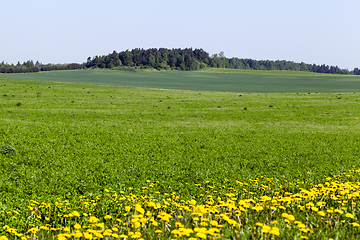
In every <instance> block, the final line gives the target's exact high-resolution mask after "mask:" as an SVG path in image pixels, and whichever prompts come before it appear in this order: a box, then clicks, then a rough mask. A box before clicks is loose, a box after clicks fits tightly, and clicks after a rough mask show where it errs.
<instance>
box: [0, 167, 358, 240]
mask: <svg viewBox="0 0 360 240" xmlns="http://www.w3.org/2000/svg"><path fill="white" fill-rule="evenodd" d="M359 172H360V170H350V171H348V172H342V173H339V175H337V176H334V177H328V178H326V180H324V183H320V184H313V183H311V182H310V180H311V179H309V181H300V180H298V181H296V182H293V183H291V182H289V181H286V180H285V181H284V182H283V183H280V180H277V179H272V178H267V177H266V176H263V177H261V178H258V179H255V180H249V181H247V182H240V181H235V182H233V183H231V182H229V181H228V180H226V179H225V181H224V182H223V183H216V182H213V183H211V182H209V181H206V182H205V183H204V184H196V186H193V187H190V185H188V186H189V189H191V190H192V192H193V193H194V195H193V196H192V197H188V198H181V194H180V193H177V192H164V191H160V190H159V189H157V185H160V183H158V182H157V183H151V182H150V181H147V183H146V186H144V187H142V188H140V189H141V190H140V192H139V193H137V194H134V192H133V191H132V190H133V189H132V188H130V190H126V191H125V190H124V191H110V190H107V189H105V191H104V192H103V193H102V194H101V195H96V196H88V197H86V196H79V197H78V198H77V200H75V201H72V202H70V201H69V200H61V199H59V198H58V199H57V200H56V201H54V202H51V203H47V202H41V203H39V202H37V201H34V200H32V201H31V203H30V204H29V206H27V210H25V211H23V212H21V211H7V212H6V211H1V212H0V217H1V218H0V219H1V221H2V222H5V223H8V224H6V225H4V226H2V229H1V231H2V234H0V235H1V236H0V240H7V239H21V240H26V239H58V240H65V239H139V240H142V239H190V240H195V239H230V238H233V239H262V238H263V239H265V238H266V239H294V238H297V239H331V238H334V239H335V238H342V239H352V238H359V237H360V231H359V227H360V224H359V216H360V215H359V212H358V210H359V203H360V201H359V197H360V191H359V189H360V183H359ZM159 188H160V186H159ZM168 189H169V190H171V188H168Z"/></svg>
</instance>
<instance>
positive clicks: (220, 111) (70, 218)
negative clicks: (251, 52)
mask: <svg viewBox="0 0 360 240" xmlns="http://www.w3.org/2000/svg"><path fill="white" fill-rule="evenodd" d="M67 74H68V75H67ZM76 74H79V75H78V76H82V78H81V79H82V80H79V79H80V77H78V78H77V79H78V80H77V81H85V77H86V76H92V77H89V80H88V81H95V80H96V79H98V78H99V77H95V76H103V77H104V78H106V77H105V76H114V78H113V79H117V78H118V77H119V76H130V75H131V74H133V75H131V76H135V75H136V74H139V73H123V72H122V73H119V72H112V71H104V72H102V71H74V72H71V73H70V72H51V73H39V74H21V75H9V76H15V77H20V76H24V78H25V77H26V78H30V77H33V78H39V79H41V78H42V77H43V80H49V77H48V76H49V75H52V76H53V77H54V76H58V77H57V78H55V77H54V81H61V80H62V79H64V77H66V76H70V75H72V76H75V75H76ZM101 74H103V75H101ZM127 74H129V75H127ZM162 74H164V75H162ZM167 74H173V76H174V75H176V74H180V75H181V74H185V75H186V74H187V76H190V75H192V74H193V75H194V76H198V74H199V75H201V74H204V73H191V72H190V73H167V72H164V73H163V72H160V73H151V74H149V75H148V76H152V75H153V76H155V77H158V76H167ZM180 75H179V76H180ZM185 75H181V76H185ZM224 75H226V74H223V75H221V76H223V77H224V78H225V76H224ZM234 75H235V74H234ZM115 76H116V77H115ZM168 76H169V75H168ZM204 76H208V75H206V74H205V75H204ZM209 76H214V74H210V75H209ZM219 76H220V75H219ZM229 76H230V75H229ZM231 76H232V75H231ZM248 76H251V75H248ZM134 78H135V77H134ZM149 78H150V77H149ZM151 78H152V77H151ZM204 78H206V79H207V77H204ZM219 78H220V77H219ZM74 79H75V77H74ZM110 79H111V78H110ZM152 79H154V78H152ZM194 79H197V78H195V77H194ZM328 79H330V78H328ZM334 79H337V77H334ZM341 79H343V80H341V81H345V80H344V79H354V78H351V77H344V78H341ZM70 80H71V81H72V79H69V81H70ZM74 81H75V80H74ZM104 81H105V80H104ZM106 81H110V80H109V79H107V80H106ZM114 81H115V80H114ZM341 81H340V82H341ZM351 82H355V81H352V80H351V81H349V82H346V83H351ZM92 83H95V82H92ZM107 84H109V82H107ZM138 84H140V83H138ZM198 84H200V83H198ZM114 85H116V84H115V82H114ZM199 86H200V85H199ZM152 87H156V86H152ZM179 87H181V86H180V85H179ZM326 87H327V85H326ZM353 91H355V89H353ZM299 92H300V91H299ZM319 92H320V91H319ZM359 100H360V94H359V93H354V92H352V93H307V92H306V93H246V92H245V93H241V92H206V91H180V90H151V89H145V88H131V87H116V86H95V85H85V84H70V83H56V82H44V81H29V80H11V79H0V136H1V139H0V146H3V148H2V149H1V151H2V152H3V154H0V178H1V181H0V225H1V226H4V227H3V228H1V229H0V236H1V235H2V234H3V236H4V237H3V239H6V238H7V237H8V238H14V239H15V238H20V237H23V238H25V239H26V237H28V238H31V239H33V238H35V235H36V236H37V237H39V238H40V239H49V238H52V237H54V238H57V239H67V238H77V237H80V236H82V237H83V238H86V237H85V236H87V239H91V238H102V237H108V238H114V239H115V238H118V237H120V238H122V239H126V238H130V239H139V238H140V239H141V238H144V239H170V238H174V239H190V238H192V239H204V238H231V237H232V238H237V239H240V238H246V239H273V238H274V239H279V238H281V239H300V238H301V236H302V237H303V238H309V239H319V238H321V239H324V238H325V237H327V238H330V237H331V238H334V239H344V238H348V239H349V238H356V236H359V235H358V234H360V232H359V230H358V229H357V225H356V224H354V223H357V222H359V221H358V219H360V214H359V213H358V209H359V205H360V201H359V200H358V196H359V193H358V189H359V184H358V183H357V182H358V181H360V180H359V176H358V173H357V171H352V170H351V169H357V168H359V167H360V166H359V156H360V147H359V146H360V144H359V143H360V134H358V131H359V126H360V125H359V124H360V122H359V121H360V120H359V117H360V109H359V107H358V106H359ZM9 146H11V147H13V148H11V147H9ZM12 150H15V151H16V154H14V155H11V154H10V153H12ZM5 153H9V154H5ZM14 153H15V152H14ZM349 170H350V172H349ZM335 175H336V176H335ZM306 191H308V192H306ZM269 198H270V200H269ZM284 199H285V200H284ZM30 200H32V202H29V201H30ZM322 202H324V204H323V203H322ZM157 203H159V204H160V205H157ZM89 204H90V206H89ZM154 204H155V205H154ZM139 205H140V206H139ZM214 209H217V210H214ZM335 210H337V212H336V211H335ZM334 211H335V212H334ZM339 211H341V213H340V212H339ZM285 213H286V214H287V215H286V214H285ZM166 214H167V215H166ZM349 214H350V215H349ZM96 219H97V220H96ZM294 219H296V220H297V221H294ZM154 221H155V222H156V223H155V222H154ZM214 221H216V223H215V222H214ZM211 222H212V223H211ZM76 224H79V225H76ZM359 226H360V225H359ZM204 228H205V229H204ZM184 229H185V230H184ZM186 229H187V230H186ZM90 230H91V231H90ZM1 231H2V234H1ZM173 231H174V232H173ZM76 234H77V235H76ZM109 234H110V235H109ZM139 234H140V235H139ZM90 235H91V238H90ZM5 236H7V237H6V238H5ZM16 236H17V237H16ZM101 236H102V237H101ZM0 239H1V237H0Z"/></svg>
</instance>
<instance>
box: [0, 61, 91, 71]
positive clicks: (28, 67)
mask: <svg viewBox="0 0 360 240" xmlns="http://www.w3.org/2000/svg"><path fill="white" fill-rule="evenodd" d="M84 67H85V63H82V64H79V63H66V64H51V63H49V64H41V63H39V62H38V61H37V62H36V63H35V64H34V62H33V61H32V60H29V61H27V62H23V63H20V62H18V63H17V64H16V65H14V64H8V63H4V62H2V63H0V73H32V72H40V71H54V70H74V69H83V68H84Z"/></svg>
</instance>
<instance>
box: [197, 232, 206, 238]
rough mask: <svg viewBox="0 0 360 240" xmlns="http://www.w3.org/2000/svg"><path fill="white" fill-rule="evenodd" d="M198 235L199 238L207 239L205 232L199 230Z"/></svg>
mask: <svg viewBox="0 0 360 240" xmlns="http://www.w3.org/2000/svg"><path fill="white" fill-rule="evenodd" d="M196 236H198V237H199V238H202V239H206V234H205V233H201V232H198V233H196Z"/></svg>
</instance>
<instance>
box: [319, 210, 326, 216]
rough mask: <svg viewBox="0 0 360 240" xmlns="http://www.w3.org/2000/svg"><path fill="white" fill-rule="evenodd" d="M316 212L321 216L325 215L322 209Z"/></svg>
mask: <svg viewBox="0 0 360 240" xmlns="http://www.w3.org/2000/svg"><path fill="white" fill-rule="evenodd" d="M317 214H318V215H319V216H322V217H324V216H325V213H324V212H323V211H318V212H317Z"/></svg>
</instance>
